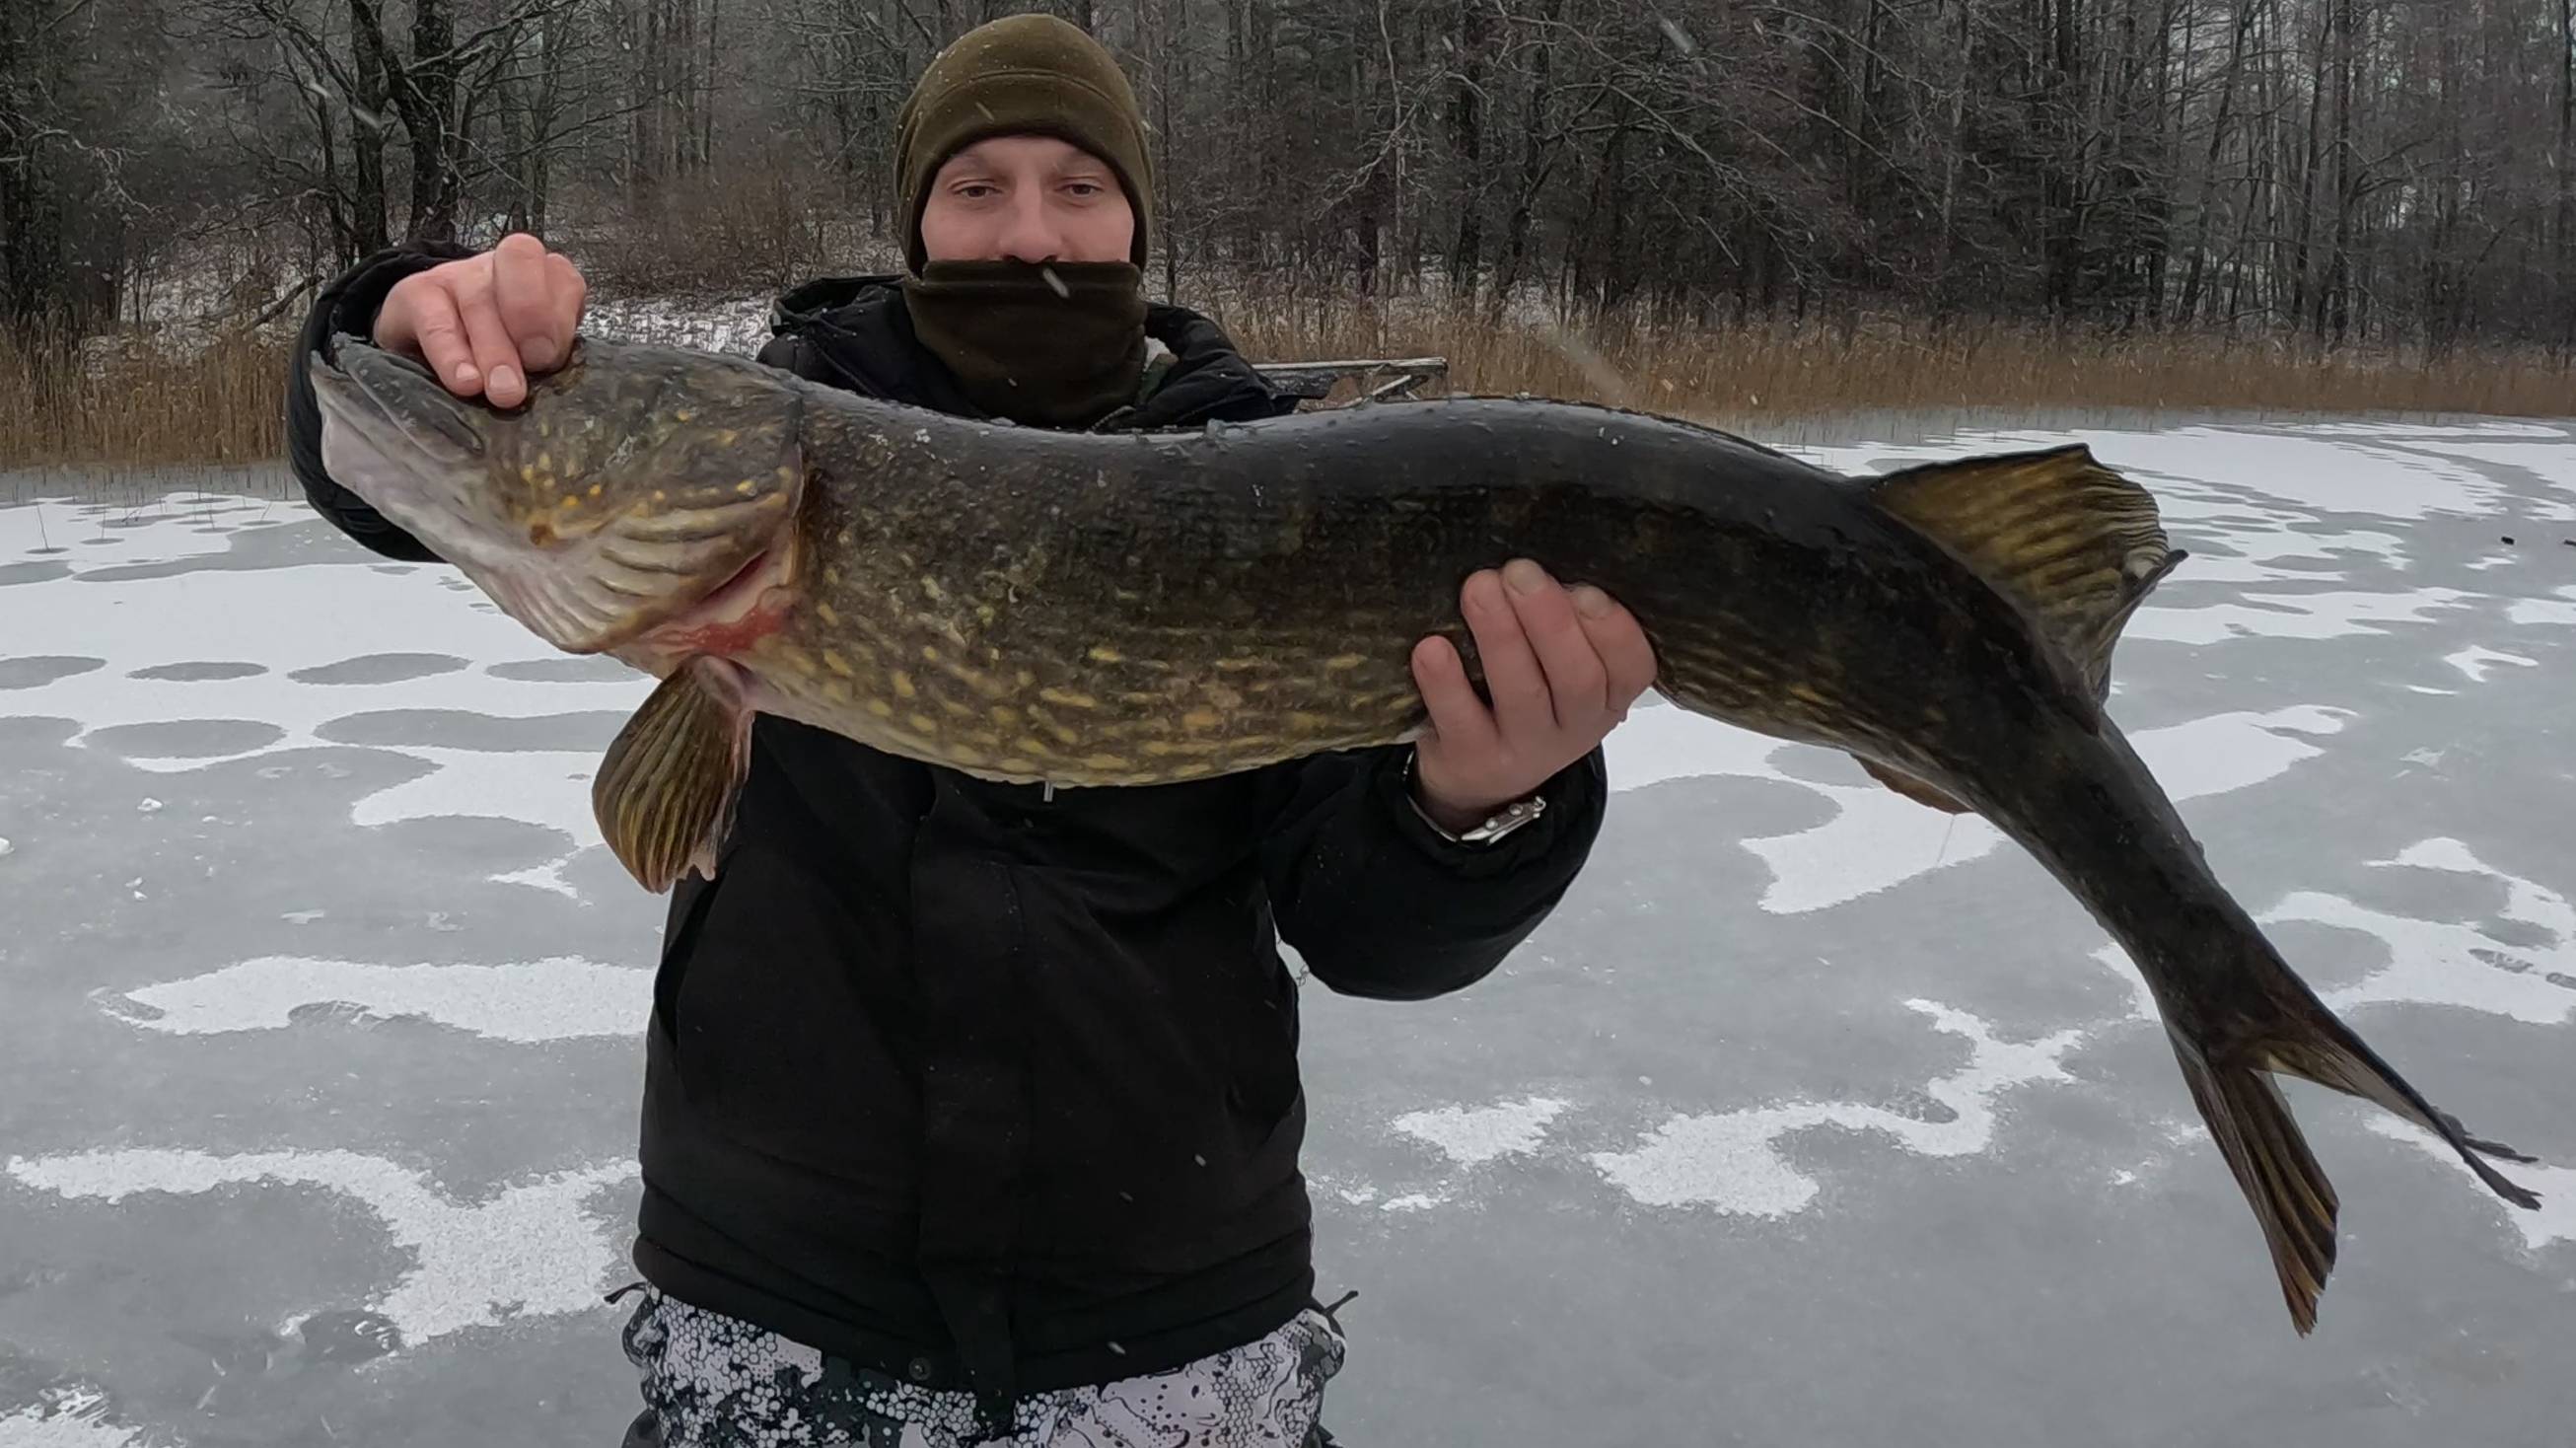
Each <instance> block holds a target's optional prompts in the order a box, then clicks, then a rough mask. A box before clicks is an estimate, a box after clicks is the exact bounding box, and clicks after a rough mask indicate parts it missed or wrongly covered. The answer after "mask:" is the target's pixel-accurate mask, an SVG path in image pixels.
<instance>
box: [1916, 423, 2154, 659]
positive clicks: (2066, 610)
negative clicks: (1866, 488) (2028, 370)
mask: <svg viewBox="0 0 2576 1448" xmlns="http://www.w3.org/2000/svg"><path fill="white" fill-rule="evenodd" d="M1872 496H1873V497H1874V498H1875V499H1876V500H1877V502H1878V505H1879V506H1880V507H1881V508H1883V509H1885V510H1886V511H1887V512H1888V513H1890V514H1892V515H1894V516H1895V517H1897V518H1899V519H1901V520H1903V521H1904V522H1905V523H1906V524H1907V525H1908V526H1910V527H1912V528H1913V529H1914V530H1915V531H1916V532H1918V533H1920V534H1922V535H1923V536H1925V537H1927V538H1929V539H1931V540H1932V541H1933V542H1935V543H1937V544H1939V545H1940V546H1941V547H1942V548H1944V549H1946V550H1948V551H1949V552H1950V554H1951V555H1952V556H1954V557H1956V558H1957V559H1959V560H1960V561H1961V562H1962V563H1964V564H1966V565H1967V566H1968V567H1969V568H1970V569H1972V570H1974V571H1975V573H1976V574H1977V576H1978V577H1980V578H1982V579H1984V580H1985V581H1986V583H1987V584H1988V585H1989V586H1991V587H1993V588H1994V589H1996V590H1997V591H1998V592H2000V593H2002V594H2003V595H2004V596H2005V597H2007V598H2009V599H2010V600H2011V601H2012V602H2013V603H2014V604H2015V605H2016V606H2017V607H2019V609H2020V610H2021V611H2022V613H2023V614H2024V615H2025V616H2027V617H2028V618H2029V619H2030V621H2031V624H2032V626H2033V627H2034V628H2035V629H2036V630H2037V631H2038V633H2039V635H2040V639H2041V642H2042V645H2043V647H2046V648H2050V649H2053V650H2054V651H2055V652H2056V655H2057V656H2058V657H2057V659H2056V660H2054V661H2053V662H2054V663H2056V664H2058V665H2059V666H2061V667H2067V668H2071V669H2072V670H2073V672H2074V674H2075V680H2076V682H2077V684H2078V686H2079V687H2080V688H2081V689H2082V690H2083V691H2084V693H2085V695H2086V696H2087V697H2088V698H2089V700H2090V702H2091V705H2092V706H2094V707H2096V708H2098V706H2099V705H2100V704H2101V703H2102V701H2103V700H2104V699H2105V698H2107V697H2108V696H2109V694H2110V690H2111V650H2112V648H2113V646H2115V645H2116V644H2117V643H2118V642H2119V638H2120V631H2121V630H2122V629H2123V628H2126V627H2127V626H2128V622H2129V616H2130V614H2132V613H2133V612H2135V611H2136V609H2137V607H2138V605H2139V603H2141V602H2142V601H2144V600H2145V598H2146V596H2147V595H2148V594H2149V593H2150V592H2152V591H2153V590H2154V589H2155V586H2156V585H2157V584H2158V583H2161V582H2163V581H2164V578H2165V575H2167V574H2169V573H2171V572H2172V571H2173V570H2174V567H2175V565H2177V564H2179V563H2181V562H2182V561H2183V559H2184V558H2186V557H2188V556H2189V555H2188V554H2186V553H2185V552H2184V551H2183V550H2182V549H2179V548H2176V547H2173V546H2172V545H2171V544H2170V543H2169V542H2168V541H2167V539H2166V537H2165V530H2164V525H2163V522H2162V521H2161V519H2160V518H2159V516H2158V514H2157V512H2156V501H2155V497H2154V496H2153V495H2152V494H2150V493H2149V492H2148V491H2147V490H2146V489H2145V488H2143V487H2140V486H2139V485H2138V484H2136V483H2133V482H2131V481H2129V480H2128V479H2127V478H2125V477H2122V476H2121V475H2120V474H2119V473H2118V472H2116V471H2114V470H2112V469H2111V468H2108V467H2105V466H2104V465H2103V464H2101V463H2100V462H2099V461H2097V460H2095V458H2094V456H2093V452H2092V449H2090V448H2088V447H2086V446H2085V445H2084V444H2082V443H2075V444H2072V445H2070V446H2066V447H2056V448H2045V449H2040V450H2036V451H2030V452H2017V453H2002V454H1996V455H1992V456H1987V457H1974V458H1966V459H1962V460H1960V461H1957V462H1946V463H1931V464H1927V465H1925V466H1922V467H1915V468H1907V469H1904V470H1902V471H1900V472H1894V473H1889V474H1887V475H1885V476H1884V477H1881V478H1879V479H1878V480H1877V482H1876V483H1875V484H1874V485H1873V489H1872Z"/></svg>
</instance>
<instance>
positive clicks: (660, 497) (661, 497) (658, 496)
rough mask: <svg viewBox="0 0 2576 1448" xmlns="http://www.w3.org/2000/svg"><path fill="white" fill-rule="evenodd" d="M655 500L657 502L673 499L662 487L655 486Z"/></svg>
mask: <svg viewBox="0 0 2576 1448" xmlns="http://www.w3.org/2000/svg"><path fill="white" fill-rule="evenodd" d="M653 501H654V502H657V503H667V502H669V501H671V495H670V494H669V493H666V492H664V491H662V490H661V489H660V488H655V489H654V490H653Z"/></svg>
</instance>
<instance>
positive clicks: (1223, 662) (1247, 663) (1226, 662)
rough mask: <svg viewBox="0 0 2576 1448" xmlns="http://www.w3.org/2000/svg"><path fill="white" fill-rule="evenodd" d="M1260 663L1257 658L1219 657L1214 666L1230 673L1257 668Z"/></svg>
mask: <svg viewBox="0 0 2576 1448" xmlns="http://www.w3.org/2000/svg"><path fill="white" fill-rule="evenodd" d="M1261 664H1262V661H1261V660H1259V659H1219V660H1217V661H1216V666H1217V667H1218V668H1220V669H1223V670H1225V671H1226V672H1227V673H1230V674H1231V673H1240V672H1242V671H1243V670H1245V669H1257V668H1260V667H1261Z"/></svg>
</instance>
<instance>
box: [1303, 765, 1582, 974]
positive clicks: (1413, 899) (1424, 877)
mask: <svg viewBox="0 0 2576 1448" xmlns="http://www.w3.org/2000/svg"><path fill="white" fill-rule="evenodd" d="M1411 755H1412V747H1411V746H1410V745H1400V746H1394V747H1389V748H1381V749H1372V750H1363V751H1355V752H1346V753H1337V754H1326V755H1318V756H1316V757H1313V758H1310V759H1307V760H1303V761H1301V762H1298V763H1296V764H1291V765H1283V766H1281V767H1280V770H1279V772H1278V773H1276V774H1275V775H1274V777H1273V781H1272V783H1271V786H1270V787H1271V790H1272V794H1271V797H1270V801H1269V803H1270V813H1269V816H1268V829H1267V831H1266V833H1265V835H1264V839H1263V844H1262V872H1263V875H1264V877H1265V880H1266V883H1267V884H1268V886H1269V890H1270V901H1271V908H1272V911H1273V913H1274V915H1275V917H1276V919H1277V920H1278V924H1279V933H1280V937H1281V938H1282V939H1284V940H1286V941H1287V942H1288V943H1289V944H1290V945H1292V946H1294V947H1296V949H1297V953H1298V954H1299V955H1300V956H1303V957H1304V958H1305V961H1306V965H1307V967H1308V968H1309V969H1311V970H1312V971H1313V972H1314V975H1315V978H1316V979H1317V980H1320V981H1322V982H1323V983H1324V984H1325V985H1326V986H1327V987H1328V988H1330V989H1332V990H1335V991H1339V992H1341V993H1342V994H1345V995H1355V996H1367V997H1372V998H1375V999H1379V1000H1427V999H1429V998H1431V997H1433V996H1439V995H1445V994H1448V993H1449V992H1451V991H1455V990H1459V989H1462V988H1464V987H1466V986H1468V985H1472V984H1474V983H1475V982H1476V981H1478V980H1481V979H1483V978H1484V977H1485V976H1487V975H1489V974H1491V973H1492V972H1493V970H1494V968H1495V967H1497V966H1499V965H1501V964H1502V963H1503V958H1504V957H1505V956H1507V955H1509V954H1510V953H1511V952H1512V950H1513V948H1514V947H1516V946H1518V945H1519V944H1520V943H1521V942H1522V941H1523V940H1525V939H1527V938H1528V937H1529V934H1530V932H1531V931H1533V930H1536V929H1537V928H1538V926H1539V923H1540V922H1541V921H1543V920H1545V919H1546V918H1547V917H1548V914H1549V913H1550V912H1551V911H1553V910H1554V909H1555V908H1556V905H1557V902H1558V901H1559V900H1560V899H1562V898H1564V895H1565V891H1566V889H1567V887H1569V886H1570V885H1572V884H1573V883H1574V877H1575V874H1576V872H1577V871H1579V870H1581V869H1582V867H1583V862H1584V861H1585V859H1586V858H1588V857H1589V856H1590V854H1591V852H1592V842H1593V840H1594V839H1595V838H1596V837H1597V836H1598V835H1599V834H1600V831H1601V820H1602V816H1603V814H1604V812H1605V809H1606V807H1607V804H1608V800H1609V793H1610V789H1609V772H1608V770H1607V768H1606V766H1605V764H1604V762H1603V756H1602V751H1601V750H1599V749H1597V748H1596V749H1594V750H1593V751H1592V752H1591V753H1590V754H1588V755H1585V756H1584V757H1583V758H1581V759H1579V760H1576V761H1575V762H1574V763H1573V764H1571V765H1568V766H1567V767H1566V768H1564V769H1563V770H1560V771H1559V772H1558V773H1557V774H1556V776H1555V777H1554V778H1552V779H1550V780H1549V781H1548V782H1547V783H1546V784H1545V785H1543V786H1541V787H1540V794H1541V797H1543V798H1544V799H1545V800H1546V801H1547V807H1546V809H1545V810H1544V811H1542V812H1541V813H1540V815H1539V817H1538V818H1537V819H1536V820H1533V821H1531V822H1530V823H1529V824H1526V825H1524V826H1522V827H1521V828H1520V829H1518V830H1515V831H1513V832H1512V833H1511V834H1509V835H1506V836H1504V837H1503V838H1502V839H1500V840H1497V841H1495V842H1494V843H1492V844H1490V845H1475V844H1459V843H1456V842H1453V841H1451V840H1449V839H1447V838H1446V837H1444V836H1442V835H1441V834H1440V833H1439V832H1438V831H1437V830H1434V829H1433V828H1432V827H1431V825H1430V823H1429V821H1427V820H1425V819H1423V817H1422V815H1421V812H1420V811H1418V810H1417V809H1415V808H1414V804H1413V799H1412V796H1411V792H1410V788H1411V787H1410V785H1409V784H1408V783H1407V781H1406V777H1405V775H1406V771H1405V765H1406V762H1407V761H1408V760H1409V759H1410V757H1411Z"/></svg>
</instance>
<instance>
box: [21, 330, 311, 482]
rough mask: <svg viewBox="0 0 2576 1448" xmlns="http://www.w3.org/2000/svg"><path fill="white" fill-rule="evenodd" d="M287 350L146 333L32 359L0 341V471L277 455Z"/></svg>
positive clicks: (246, 340)
mask: <svg viewBox="0 0 2576 1448" xmlns="http://www.w3.org/2000/svg"><path fill="white" fill-rule="evenodd" d="M286 354H287V343H286V342H285V341H283V340H281V339H276V338H250V337H227V338H223V339H220V340H217V341H215V342H213V343H212V344H210V345H207V346H205V347H204V348H202V349H201V350H194V351H182V350H179V349H176V348H172V347H168V346H166V345H163V344H160V343H156V342H155V341H154V340H153V339H151V338H149V337H145V336H140V335H135V336H120V337H111V338H91V339H88V340H87V341H86V342H85V343H83V344H81V345H80V346H78V347H68V346H65V345H62V344H61V343H59V342H55V343H50V344H48V345H45V346H42V347H40V348H37V349H35V350H29V349H26V348H22V347H18V346H15V345H12V344H11V343H9V342H8V341H7V340H6V339H5V338H0V469H7V468H22V467H31V466H40V465H47V464H61V465H72V466H83V465H93V464H129V465H146V464H155V463H247V462H262V461H267V460H271V459H275V458H279V457H282V456H283V455H284V453H285V447H286V443H285V435H286V416H285V409H286Z"/></svg>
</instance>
